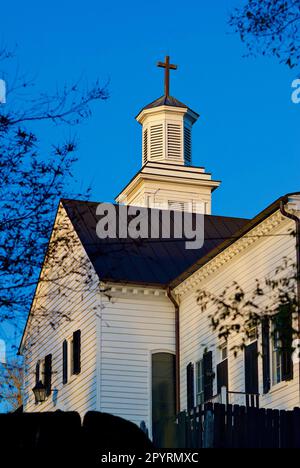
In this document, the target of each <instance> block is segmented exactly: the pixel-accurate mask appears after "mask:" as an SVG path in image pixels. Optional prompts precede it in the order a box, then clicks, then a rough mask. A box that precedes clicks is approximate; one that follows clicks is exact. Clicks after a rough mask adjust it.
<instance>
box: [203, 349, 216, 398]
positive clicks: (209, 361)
mask: <svg viewBox="0 0 300 468" xmlns="http://www.w3.org/2000/svg"><path fill="white" fill-rule="evenodd" d="M203 379H204V401H205V402H206V401H208V400H210V399H211V398H212V397H213V383H214V373H213V355H212V351H209V352H208V353H205V354H204V355H203Z"/></svg>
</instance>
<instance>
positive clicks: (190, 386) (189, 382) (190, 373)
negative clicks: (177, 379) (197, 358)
mask: <svg viewBox="0 0 300 468" xmlns="http://www.w3.org/2000/svg"><path fill="white" fill-rule="evenodd" d="M186 386H187V409H188V411H190V410H191V409H193V408H194V401H195V399H194V364H192V363H191V362H190V363H189V364H188V365H187V367H186Z"/></svg>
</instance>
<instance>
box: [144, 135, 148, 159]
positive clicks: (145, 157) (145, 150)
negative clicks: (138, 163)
mask: <svg viewBox="0 0 300 468" xmlns="http://www.w3.org/2000/svg"><path fill="white" fill-rule="evenodd" d="M147 161H148V129H147V128H146V129H145V130H144V135H143V165H145V164H146V162H147Z"/></svg>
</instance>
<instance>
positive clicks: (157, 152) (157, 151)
mask: <svg viewBox="0 0 300 468" xmlns="http://www.w3.org/2000/svg"><path fill="white" fill-rule="evenodd" d="M162 158H163V125H162V124H159V125H152V126H151V127H150V159H152V160H159V159H162Z"/></svg>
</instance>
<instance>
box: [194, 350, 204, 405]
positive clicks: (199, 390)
mask: <svg viewBox="0 0 300 468" xmlns="http://www.w3.org/2000/svg"><path fill="white" fill-rule="evenodd" d="M203 403H204V375H203V359H200V361H198V362H196V405H202V404H203Z"/></svg>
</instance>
